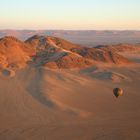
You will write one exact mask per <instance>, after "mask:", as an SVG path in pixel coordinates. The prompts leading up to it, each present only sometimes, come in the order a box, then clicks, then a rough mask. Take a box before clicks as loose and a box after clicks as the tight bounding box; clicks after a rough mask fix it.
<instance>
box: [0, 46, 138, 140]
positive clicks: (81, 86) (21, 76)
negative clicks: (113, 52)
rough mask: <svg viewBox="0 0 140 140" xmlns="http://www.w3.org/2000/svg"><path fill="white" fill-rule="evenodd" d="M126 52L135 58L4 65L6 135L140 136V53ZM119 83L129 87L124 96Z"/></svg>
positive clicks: (1, 105) (22, 138)
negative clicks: (75, 64)
mask: <svg viewBox="0 0 140 140" xmlns="http://www.w3.org/2000/svg"><path fill="white" fill-rule="evenodd" d="M26 49H27V50H28V49H31V48H30V47H29V48H28V47H27V48H26ZM27 50H26V51H27ZM31 50H32V49H31ZM22 51H23V52H25V50H22ZM61 51H62V50H61ZM25 54H26V55H27V53H25ZM28 56H29V55H28ZM121 56H124V57H125V58H126V59H130V60H131V61H134V63H133V64H131V65H117V64H114V65H113V64H112V63H111V64H110V63H109V64H106V63H103V62H102V63H100V62H98V63H94V65H92V66H90V67H83V68H80V69H79V68H76V69H50V68H49V67H46V66H44V65H42V66H41V65H36V64H35V63H34V61H33V60H32V62H30V63H27V62H28V61H24V62H26V63H25V64H26V66H24V67H22V68H11V67H6V68H2V69H1V70H0V140H56V139H58V140H59V139H60V140H109V139H112V140H133V139H134V140H139V139H140V134H139V130H140V109H139V107H140V100H139V99H140V94H139V90H140V87H139V83H140V63H139V60H140V57H139V52H137V54H136V53H124V52H123V53H121ZM22 60H24V59H22ZM18 62H19V61H18ZM15 64H16V63H15ZM115 87H121V88H122V89H123V90H124V94H123V96H122V97H120V98H118V99H117V98H116V97H115V96H114V95H113V89H114V88H115Z"/></svg>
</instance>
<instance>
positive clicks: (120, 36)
mask: <svg viewBox="0 0 140 140" xmlns="http://www.w3.org/2000/svg"><path fill="white" fill-rule="evenodd" d="M36 34H38V35H45V36H46V35H49V36H55V37H59V38H64V39H66V40H69V41H71V42H73V43H75V44H80V45H86V46H90V47H91V46H96V45H110V44H119V43H125V44H126V43H132V44H136V43H140V31H131V30H130V31H127V30H126V31H125V30H124V31H115V30H112V31H111V30H110V31H107V30H104V31H98V30H91V31H90V30H87V31H86V30H85V31H78V30H77V31H70V30H0V37H4V36H15V37H17V38H19V39H21V40H23V41H24V40H26V39H28V38H29V37H31V36H34V35H36Z"/></svg>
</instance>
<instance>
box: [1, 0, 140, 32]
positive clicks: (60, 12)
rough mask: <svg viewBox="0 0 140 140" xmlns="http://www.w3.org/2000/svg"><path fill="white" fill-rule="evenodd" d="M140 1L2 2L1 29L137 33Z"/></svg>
mask: <svg viewBox="0 0 140 140" xmlns="http://www.w3.org/2000/svg"><path fill="white" fill-rule="evenodd" d="M139 5H140V1H139V0H133V1H132V0H123V1H122V0H118V1H116V0H106V1H102V0H82V1H81V0H67V1H65V0H59V1H58V0H40V1H34V0H24V1H21V0H19V1H17V0H12V1H11V0H5V1H2V2H1V5H0V18H1V24H0V29H13V30H28V29H31V30H46V29H47V30H140V15H139V13H140V9H139Z"/></svg>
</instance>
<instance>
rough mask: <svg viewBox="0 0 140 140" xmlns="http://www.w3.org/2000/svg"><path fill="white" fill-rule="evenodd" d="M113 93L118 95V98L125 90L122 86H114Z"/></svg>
mask: <svg viewBox="0 0 140 140" xmlns="http://www.w3.org/2000/svg"><path fill="white" fill-rule="evenodd" d="M113 93H114V95H115V96H116V98H118V97H119V96H122V94H123V90H122V89H121V88H114V90H113Z"/></svg>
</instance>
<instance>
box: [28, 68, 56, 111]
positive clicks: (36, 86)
mask: <svg viewBox="0 0 140 140" xmlns="http://www.w3.org/2000/svg"><path fill="white" fill-rule="evenodd" d="M35 71H36V72H35V75H34V76H33V77H32V78H31V82H30V84H29V85H28V87H27V90H28V92H29V94H30V95H31V96H32V97H33V98H34V99H36V100H37V101H39V102H40V103H41V104H43V105H46V106H47V107H49V108H56V107H57V106H56V105H55V104H54V103H53V102H52V101H51V100H50V99H49V97H47V94H45V93H44V92H43V89H42V87H41V83H42V82H43V72H42V69H41V68H36V70H35Z"/></svg>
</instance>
